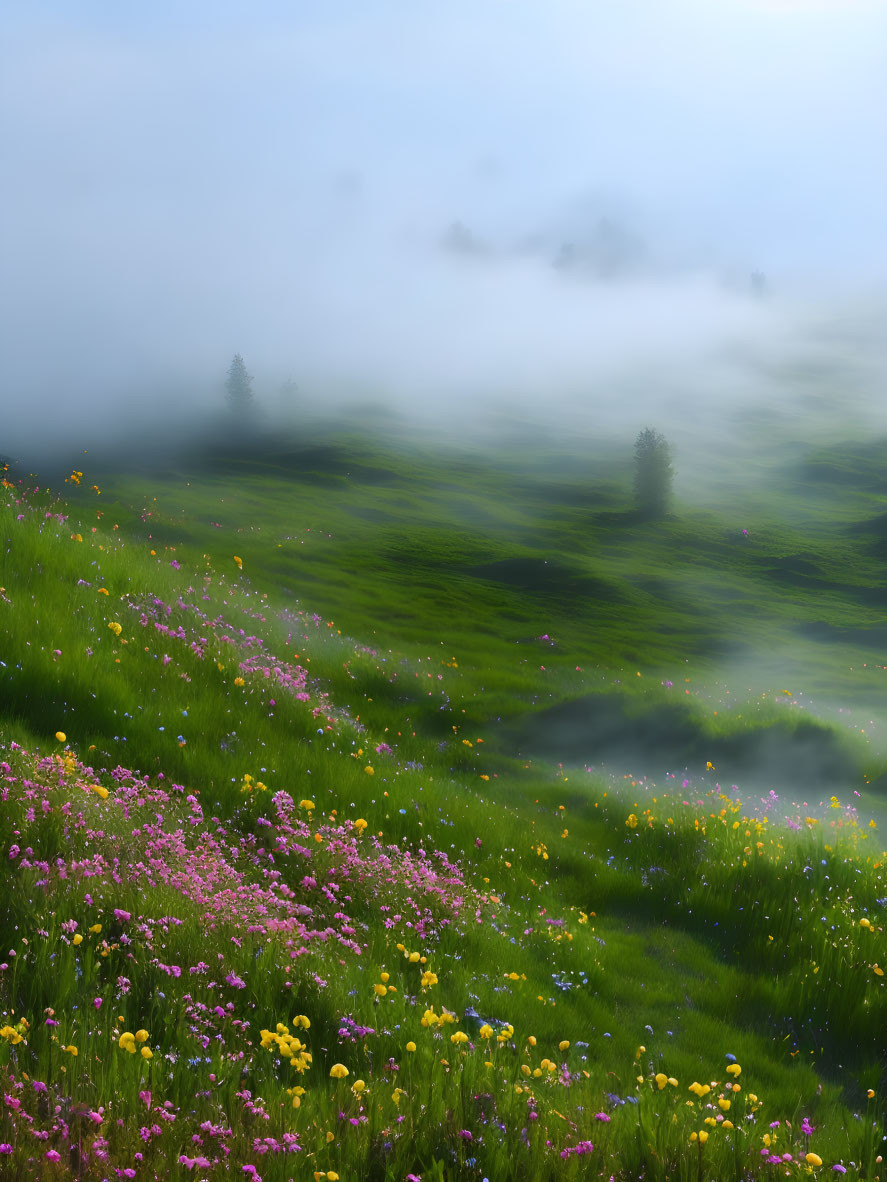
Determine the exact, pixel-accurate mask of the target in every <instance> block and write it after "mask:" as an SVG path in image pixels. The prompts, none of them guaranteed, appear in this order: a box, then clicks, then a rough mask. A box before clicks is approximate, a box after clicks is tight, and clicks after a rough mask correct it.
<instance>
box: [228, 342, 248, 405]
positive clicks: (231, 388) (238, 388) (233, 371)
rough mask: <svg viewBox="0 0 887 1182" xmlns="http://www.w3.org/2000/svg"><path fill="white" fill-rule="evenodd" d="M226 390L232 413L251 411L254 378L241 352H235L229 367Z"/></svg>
mask: <svg viewBox="0 0 887 1182" xmlns="http://www.w3.org/2000/svg"><path fill="white" fill-rule="evenodd" d="M225 391H226V398H227V402H228V409H229V410H230V411H232V413H234V414H236V415H238V416H242V415H245V414H248V413H249V411H250V410H251V409H252V404H253V379H252V375H251V374H248V373H247V372H246V366H245V365H244V364H243V358H242V357H241V356H240V354H239V353H235V354H234V360H233V361H232V362H231V364H230V366H229V367H228V377H227V378H226V379H225Z"/></svg>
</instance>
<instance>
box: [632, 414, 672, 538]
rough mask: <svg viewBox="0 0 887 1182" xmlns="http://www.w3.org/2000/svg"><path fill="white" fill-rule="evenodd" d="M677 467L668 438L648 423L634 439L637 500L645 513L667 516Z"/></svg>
mask: <svg viewBox="0 0 887 1182" xmlns="http://www.w3.org/2000/svg"><path fill="white" fill-rule="evenodd" d="M673 477H674V468H673V467H672V463H671V448H670V447H669V445H668V440H667V439H666V438H665V436H664V435H660V434H659V432H658V431H653V430H651V429H650V428H649V427H646V428H645V429H644V430H643V431H641V432H640V433H639V435H638V437H637V439H636V440H635V441H634V503H635V507H636V509H637V511H638V513H640V514H641V515H642V516H643V517H647V518H658V517H664V516H665V514H666V513H667V512H668V505H669V501H670V500H671V482H672V479H673Z"/></svg>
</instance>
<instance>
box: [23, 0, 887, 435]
mask: <svg viewBox="0 0 887 1182" xmlns="http://www.w3.org/2000/svg"><path fill="white" fill-rule="evenodd" d="M4 27H5V34H6V35H5V38H4V48H3V50H2V51H0V52H2V57H0V64H2V71H0V75H2V82H0V87H2V91H0V93H2V95H3V99H2V101H3V107H4V109H5V112H6V134H5V137H4V139H5V144H4V148H5V158H6V160H7V164H8V170H9V173H8V175H9V177H10V178H11V183H10V184H9V186H8V188H7V191H6V194H5V198H4V205H5V214H6V216H5V218H4V224H5V233H4V237H5V243H4V256H5V261H6V282H5V283H4V285H3V291H2V296H0V299H2V323H3V334H2V336H3V340H2V348H3V354H4V373H3V403H4V411H5V420H6V422H5V427H6V431H7V433H12V434H13V435H17V436H18V437H21V436H23V435H28V434H29V433H30V432H34V433H35V434H37V435H38V436H40V435H50V434H55V435H57V436H58V437H65V436H67V435H68V434H69V433H70V432H71V431H72V430H75V431H76V430H78V429H81V428H82V429H83V430H85V429H86V427H87V425H88V426H89V429H90V430H97V429H105V430H106V431H108V432H109V433H113V432H117V433H121V432H125V430H126V427H127V424H128V422H129V421H130V415H131V421H132V423H133V425H134V427H135V426H136V425H137V424H140V423H141V422H142V421H143V420H144V419H145V417H146V415H147V414H150V413H151V412H152V409H153V408H154V407H156V408H157V412H158V413H161V414H163V415H168V416H170V426H171V428H172V429H174V428H175V424H176V420H177V415H181V413H182V407H183V405H184V404H185V403H190V404H192V405H193V406H194V407H195V408H197V407H199V408H209V407H212V406H213V405H217V404H218V400H219V398H220V391H221V385H222V382H223V380H224V374H225V370H226V368H227V365H228V364H229V362H230V359H231V356H232V355H233V354H234V353H235V352H239V353H241V354H243V356H244V358H245V359H246V362H247V366H248V368H249V369H250V372H252V373H254V374H255V375H256V378H257V382H256V390H257V394H259V395H260V396H261V397H262V399H263V400H264V401H265V402H266V404H267V405H269V406H272V404H273V402H274V399H275V397H276V393H277V389H278V387H279V384H280V382H281V381H283V380H284V379H285V378H287V377H289V376H292V377H293V378H294V379H295V381H296V382H297V383H298V384H299V386H300V390H301V391H302V393H303V396H304V397H305V398H306V400H307V401H308V402H309V403H310V402H311V401H312V400H314V401H319V402H321V403H324V404H328V403H329V402H330V400H335V399H339V401H340V402H347V401H349V400H353V399H378V400H381V401H387V402H390V403H391V405H393V406H395V407H397V408H399V409H401V410H404V411H407V412H416V413H417V414H418V415H419V416H420V417H430V418H432V419H436V420H439V421H440V420H445V419H446V418H447V416H450V415H453V414H463V413H464V414H465V415H469V414H470V413H471V412H472V411H473V409H474V408H475V407H477V406H478V405H479V404H491V405H503V404H504V405H508V404H509V403H511V402H514V403H515V404H516V405H517V406H519V407H521V408H523V409H525V410H526V411H527V412H533V413H535V414H537V415H539V416H541V417H545V416H546V415H549V414H550V416H551V419H552V421H553V422H556V421H557V420H558V419H561V420H563V419H564V418H572V417H573V416H575V417H576V420H577V422H582V421H587V420H588V419H589V418H591V419H592V420H593V419H594V418H595V416H598V417H599V418H604V417H606V415H610V416H613V415H616V417H617V418H618V415H619V414H620V413H623V412H624V411H625V410H626V403H627V402H629V403H630V401H631V399H632V398H635V397H636V398H637V399H638V400H639V401H638V405H637V407H634V406H632V407H631V409H632V412H633V413H634V412H635V411H636V412H637V414H653V415H655V414H656V413H659V412H661V413H662V414H665V415H670V416H674V417H677V418H680V416H681V413H682V412H684V411H686V413H687V415H688V416H689V417H690V418H691V419H695V416H696V415H697V411H698V406H699V405H700V404H701V403H703V402H704V403H706V404H707V405H708V406H709V408H711V407H720V406H721V405H723V406H725V407H727V408H734V407H735V406H737V405H745V404H746V403H747V402H754V401H756V400H762V401H764V402H768V401H772V400H773V399H774V397H775V398H779V397H781V396H782V395H783V394H786V395H787V396H788V397H789V398H791V396H792V390H793V389H794V388H795V386H796V381H795V378H793V377H792V374H793V373H795V372H800V371H803V372H804V373H808V374H813V375H814V381H818V382H819V383H820V385H821V384H822V382H823V380H825V381H829V380H831V381H834V383H835V386H836V388H839V389H840V393H841V394H842V395H850V396H852V397H853V398H854V399H855V400H856V406H855V411H860V412H861V413H863V412H864V411H865V407H866V403H867V402H868V403H869V405H870V407H871V408H874V399H873V397H872V396H873V395H874V394H875V393H876V392H877V391H878V389H879V387H880V386H881V384H882V381H883V376H884V374H885V373H887V365H885V358H884V346H883V342H882V341H881V339H880V338H879V322H880V318H881V317H882V316H883V312H884V309H885V307H887V279H885V276H887V266H885V264H887V233H885V231H887V201H885V197H887V157H885V155H884V153H883V152H882V151H879V145H880V144H881V143H883V141H884V126H883V124H884V115H883V112H884V111H885V110H887V72H885V71H884V70H883V60H884V50H885V47H887V9H885V8H884V7H883V6H882V5H880V4H876V3H866V2H863V0H858V2H856V3H847V2H846V0H845V2H843V3H837V2H831V3H829V2H826V0H819V2H809V3H802V2H800V0H797V2H792V3H789V2H775V0H773V2H765V0H744V2H743V0H724V3H722V4H720V5H718V6H717V7H716V8H713V7H712V6H710V5H705V4H703V3H702V2H701V0H666V2H664V3H662V4H660V5H657V6H650V5H647V4H643V3H641V2H640V0H634V2H629V3H626V4H623V5H621V6H619V8H618V9H613V8H611V7H610V6H606V7H605V6H602V5H601V6H584V5H579V4H576V3H574V2H571V0H555V2H553V3H552V4H550V5H546V6H544V7H543V6H538V7H537V6H535V5H531V4H519V5H506V4H505V3H499V2H491V3H487V4H484V5H480V6H476V5H469V4H467V3H465V2H460V3H456V4H453V5H448V6H447V7H446V8H445V9H444V8H430V7H429V8H420V7H416V6H411V5H407V4H405V3H402V2H398V3H380V4H377V5H373V6H372V8H371V10H368V9H367V8H365V7H364V6H361V5H358V4H356V3H353V2H343V3H331V4H327V5H324V6H323V7H322V8H316V7H312V6H307V5H295V6H293V5H287V4H283V3H258V4H255V5H250V6H249V7H246V6H239V5H233V4H222V5H213V6H210V5H208V4H206V3H203V2H201V3H195V4H192V5H189V6H187V8H186V9H184V10H183V9H181V7H180V6H176V5H173V4H170V3H161V4H157V5H154V6H152V7H151V8H149V9H126V10H114V11H113V12H112V11H108V10H106V9H102V10H101V11H100V10H94V11H92V10H84V9H82V8H81V9H80V10H78V11H76V12H75V11H72V10H70V9H68V8H67V7H65V6H63V5H61V4H59V3H39V2H38V3H36V4H34V5H29V6H28V7H27V8H26V9H25V8H22V9H19V10H17V11H15V12H11V13H9V14H7V16H6V18H5V21H4ZM754 272H760V273H763V275H764V276H765V293H764V298H755V296H754V293H753V290H752V281H751V276H752V274H753V273H754ZM793 366H794V367H796V368H795V370H793V369H792V367H793ZM798 367H800V368H798ZM817 374H818V375H819V377H817V376H816V375H817ZM614 394H616V395H617V396H614ZM608 404H609V405H608ZM272 408H273V407H272ZM635 417H636V416H635ZM633 421H634V419H633V418H631V417H630V416H627V419H626V422H627V426H628V427H630V425H631V423H632V422H633ZM0 450H2V448H0Z"/></svg>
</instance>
